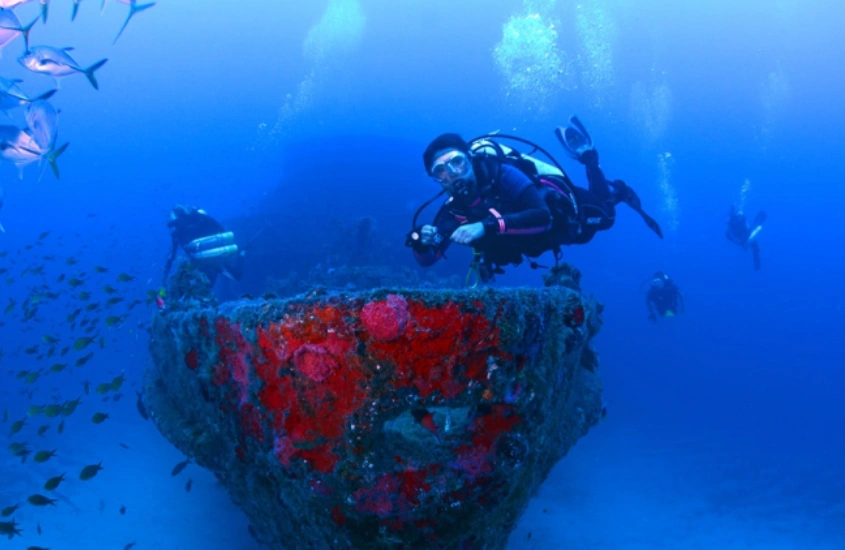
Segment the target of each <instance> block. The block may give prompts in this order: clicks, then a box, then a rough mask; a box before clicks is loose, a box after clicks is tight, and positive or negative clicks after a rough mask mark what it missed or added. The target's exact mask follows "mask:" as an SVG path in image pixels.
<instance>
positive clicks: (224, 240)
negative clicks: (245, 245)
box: [185, 231, 237, 257]
mask: <svg viewBox="0 0 845 550" xmlns="http://www.w3.org/2000/svg"><path fill="white" fill-rule="evenodd" d="M234 244H235V234H234V233H232V232H231V231H227V232H225V233H218V234H217V235H211V236H209V237H202V238H199V239H194V240H193V241H191V242H189V243H188V244H186V245H185V252H187V253H188V254H191V255H194V256H195V257H199V255H198V254H197V253H198V252H202V251H204V250H209V249H212V248H218V247H226V246H229V245H234ZM235 248H237V246H235Z"/></svg>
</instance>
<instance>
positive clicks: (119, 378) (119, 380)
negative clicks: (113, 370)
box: [111, 374, 126, 391]
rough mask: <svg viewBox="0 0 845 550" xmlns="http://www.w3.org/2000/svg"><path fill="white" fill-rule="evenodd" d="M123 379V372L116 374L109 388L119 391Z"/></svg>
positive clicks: (124, 379)
mask: <svg viewBox="0 0 845 550" xmlns="http://www.w3.org/2000/svg"><path fill="white" fill-rule="evenodd" d="M124 381H126V378H125V377H124V376H123V374H120V375H119V376H116V377H115V378H114V380H112V381H111V390H112V391H120V387H121V386H122V385H123V382H124Z"/></svg>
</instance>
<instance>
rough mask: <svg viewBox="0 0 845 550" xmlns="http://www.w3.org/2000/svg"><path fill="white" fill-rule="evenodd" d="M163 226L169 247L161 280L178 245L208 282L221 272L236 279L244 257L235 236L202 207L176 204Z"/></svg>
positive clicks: (166, 272) (174, 256)
mask: <svg viewBox="0 0 845 550" xmlns="http://www.w3.org/2000/svg"><path fill="white" fill-rule="evenodd" d="M167 227H169V228H170V236H171V241H172V246H171V249H170V255H169V256H168V257H167V263H166V264H165V266H164V283H166V282H167V275H168V274H169V273H170V269H171V267H173V262H174V261H175V260H176V256H177V254H178V253H179V249H180V248H181V249H182V251H183V252H185V255H187V256H188V258H190V260H191V263H193V264H194V266H195V267H196V268H197V269H199V270H200V271H202V272H203V273H205V275H206V276H207V277H208V279H209V281H211V284H212V285H213V284H214V281H215V279H216V278H217V276H218V275H221V274H222V275H224V276H226V277H228V278H230V279H234V280H240V278H241V275H242V273H243V262H244V258H243V251H242V250H240V249H239V248H238V245H237V244H236V243H235V235H234V234H233V233H232V232H231V231H226V229H225V228H224V227H223V225H222V224H221V223H220V222H218V221H217V220H215V219H214V218H212V217H211V216H209V215H208V214H207V213H206V212H205V211H204V210H202V209H201V208H196V207H189V206H184V205H181V204H177V205H176V206H175V207H173V210H172V211H171V213H170V221H169V222H168V223H167Z"/></svg>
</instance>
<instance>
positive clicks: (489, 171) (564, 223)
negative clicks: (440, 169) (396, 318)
mask: <svg viewBox="0 0 845 550" xmlns="http://www.w3.org/2000/svg"><path fill="white" fill-rule="evenodd" d="M473 169H474V172H475V174H476V180H477V182H478V188H479V189H480V190H481V191H480V193H479V196H477V197H475V198H474V199H473V200H472V201H468V200H465V199H462V198H461V197H450V198H449V199H448V200H447V201H446V203H445V204H444V205H443V206H442V207H441V208H440V210H439V211H438V212H437V215H436V216H435V218H434V221H433V223H432V225H434V226H435V227H436V228H437V232H438V234H439V235H440V237H441V238H442V240H441V242H440V244H438V245H437V246H426V245H423V244H421V243H417V244H415V245H414V247H413V250H414V256H415V257H416V259H417V261H418V262H419V263H420V264H421V265H423V266H429V265H431V264H433V263H434V262H436V261H437V260H439V259H440V258H441V257H442V256H443V254H444V252H445V251H446V249H447V248H449V245H450V244H451V243H452V241H451V240H450V236H451V235H452V233H453V232H454V231H455V230H456V229H457V228H458V227H459V226H461V225H463V224H467V223H475V222H482V223H483V224H484V228H485V232H484V236H483V237H482V238H481V239H478V240H476V241H475V242H473V243H472V244H473V247H474V248H476V249H478V250H481V251H482V252H483V254H484V262H485V263H486V264H488V265H491V266H494V267H498V266H504V265H507V264H515V265H517V264H519V263H521V262H522V257H523V255H524V256H528V257H531V258H534V257H537V256H540V255H541V254H543V253H544V252H547V251H549V250H558V249H559V247H560V246H562V245H570V244H584V243H587V242H589V241H590V240H591V239H592V238H593V237H594V236H595V234H596V233H597V232H599V231H603V230H606V229H610V228H611V227H612V226H613V223H614V221H615V219H616V205H617V204H618V203H619V202H621V201H623V200H626V201H627V200H628V199H629V198H630V197H634V198H636V194H635V193H633V191H631V190H630V188H629V187H628V186H626V185H625V184H624V183H623V182H621V181H615V182H609V181H607V179H606V178H605V176H604V173H603V172H602V170H601V168H599V166H598V163H597V162H596V163H594V164H593V165H590V166H588V167H587V180H588V181H589V189H584V188H581V187H576V186H575V185H573V184H572V182H571V181H570V180H569V178H568V177H566V176H556V175H548V176H547V175H543V176H537V177H536V181H535V180H532V179H531V178H530V177H528V175H526V174H525V173H523V172H522V171H520V170H519V169H517V168H516V167H514V166H511V165H510V164H506V163H500V161H499V160H498V159H497V158H496V157H494V156H481V157H480V158H475V159H473ZM638 203H639V199H637V204H638Z"/></svg>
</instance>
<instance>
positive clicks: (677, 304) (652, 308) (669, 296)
mask: <svg viewBox="0 0 845 550" xmlns="http://www.w3.org/2000/svg"><path fill="white" fill-rule="evenodd" d="M645 303H646V307H648V318H649V319H650V320H652V321H654V322H655V323H656V322H657V318H658V317H665V316H666V314H667V313H671V314H673V315H677V314H678V313H683V311H684V295H683V294H681V289H680V288H679V287H678V285H676V284H675V282H674V281H672V280H665V281H664V282H663V286H662V287H658V286H652V287H651V288H650V289H649V290H648V294H646V297H645Z"/></svg>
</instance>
